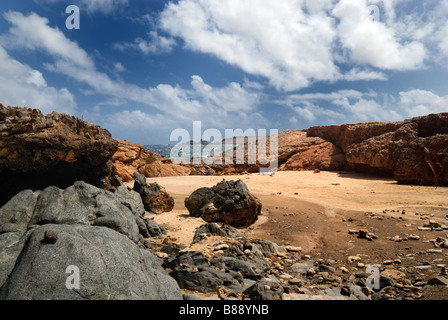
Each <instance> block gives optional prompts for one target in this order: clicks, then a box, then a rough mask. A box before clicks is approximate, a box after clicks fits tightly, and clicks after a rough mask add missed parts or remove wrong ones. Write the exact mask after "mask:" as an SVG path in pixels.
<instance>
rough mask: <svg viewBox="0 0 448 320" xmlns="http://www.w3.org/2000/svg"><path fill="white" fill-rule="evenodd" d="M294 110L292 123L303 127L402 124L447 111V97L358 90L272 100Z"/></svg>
mask: <svg viewBox="0 0 448 320" xmlns="http://www.w3.org/2000/svg"><path fill="white" fill-rule="evenodd" d="M274 103H276V104H279V105H286V106H288V107H289V108H290V109H291V110H293V111H294V115H293V116H294V119H295V122H297V123H301V124H302V125H303V126H305V127H306V126H309V125H317V124H325V123H326V124H342V123H357V122H373V121H385V122H387V121H401V120H403V119H408V118H412V117H417V116H423V115H427V114H430V113H440V112H446V111H447V105H448V96H440V95H437V94H435V93H434V92H431V91H428V90H409V91H401V92H399V93H397V94H380V93H377V92H361V91H357V90H340V91H335V92H331V93H311V94H291V95H288V96H286V97H285V98H284V99H279V100H276V101H274Z"/></svg>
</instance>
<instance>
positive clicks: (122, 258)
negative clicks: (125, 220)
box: [0, 224, 182, 300]
mask: <svg viewBox="0 0 448 320" xmlns="http://www.w3.org/2000/svg"><path fill="white" fill-rule="evenodd" d="M47 231H51V232H53V233H56V234H57V235H58V237H57V241H56V242H55V243H47V242H46V241H45V233H46V232H47ZM69 266H76V267H77V268H79V276H80V278H79V285H80V287H79V289H68V288H67V286H66V281H67V278H68V277H69V276H70V274H68V273H66V270H67V267H69ZM0 299H12V300H15V299H21V300H22V299H23V300H28V299H31V300H47V299H51V300H53V299H62V300H78V299H88V300H93V299H101V300H119V299H145V300H146V299H149V300H154V299H157V300H158V299H182V295H181V292H180V290H179V287H178V285H177V283H176V282H175V281H174V279H172V278H170V277H169V276H168V275H166V273H165V271H164V270H163V268H161V266H160V262H158V261H157V258H155V257H154V256H153V255H152V254H151V253H150V252H148V251H147V250H142V249H139V247H138V246H137V245H135V243H133V242H132V241H131V240H130V239H129V238H128V237H126V236H124V235H123V234H120V233H118V232H115V231H113V230H111V229H108V228H104V227H95V226H87V225H56V224H46V225H44V226H41V227H38V228H36V229H34V231H33V232H32V234H31V235H30V237H29V240H28V241H27V243H26V245H25V247H24V248H23V251H22V253H21V254H20V257H19V258H18V260H17V262H16V265H15V267H14V270H13V271H12V273H11V274H10V276H9V278H8V280H7V282H6V283H5V285H4V286H3V287H2V289H1V291H0Z"/></svg>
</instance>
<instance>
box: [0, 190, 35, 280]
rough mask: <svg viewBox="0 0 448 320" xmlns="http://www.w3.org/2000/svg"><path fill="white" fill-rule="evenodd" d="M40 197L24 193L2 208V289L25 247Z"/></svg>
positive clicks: (0, 264)
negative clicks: (27, 233) (35, 207)
mask: <svg viewBox="0 0 448 320" xmlns="http://www.w3.org/2000/svg"><path fill="white" fill-rule="evenodd" d="M38 195H39V192H32V191H31V190H25V191H22V192H20V193H19V194H17V195H16V196H15V197H13V198H12V199H11V200H10V201H9V202H8V203H7V204H6V205H4V206H3V207H2V208H0V288H1V287H2V286H3V284H4V283H5V282H6V280H7V278H8V275H9V274H10V273H11V271H12V270H13V269H14V266H15V263H16V260H17V258H18V256H19V254H20V252H21V251H22V248H23V246H24V245H25V242H26V239H27V237H26V236H25V234H26V232H27V229H28V224H29V221H30V219H31V217H32V215H33V211H34V206H35V205H36V201H37V197H38Z"/></svg>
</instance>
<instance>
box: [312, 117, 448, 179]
mask: <svg viewBox="0 0 448 320" xmlns="http://www.w3.org/2000/svg"><path fill="white" fill-rule="evenodd" d="M307 134H308V136H313V137H315V136H318V137H321V138H323V139H326V140H328V141H331V142H333V143H334V144H336V145H337V146H339V147H340V148H341V149H342V150H343V151H344V153H345V157H346V159H347V163H348V164H349V166H350V167H351V168H352V169H353V170H355V171H360V172H370V173H374V174H385V175H389V176H393V177H394V178H395V180H397V182H398V183H404V184H416V185H448V174H447V172H448V160H447V159H448V113H441V114H431V115H427V116H422V117H416V118H412V119H408V120H405V121H402V122H391V123H382V122H379V123H360V124H348V125H340V126H322V127H312V128H310V129H308V130H307Z"/></svg>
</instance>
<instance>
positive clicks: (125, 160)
mask: <svg viewBox="0 0 448 320" xmlns="http://www.w3.org/2000/svg"><path fill="white" fill-rule="evenodd" d="M117 142H118V151H117V152H116V153H115V155H114V167H115V170H116V173H117V175H118V176H119V177H120V178H121V179H122V180H123V181H124V182H128V181H131V180H133V179H134V173H135V172H137V173H141V174H143V175H145V176H146V177H148V178H149V177H169V176H187V175H189V174H190V171H191V169H190V168H188V167H186V166H181V165H176V164H173V163H171V161H170V160H169V159H164V158H163V157H162V156H161V155H159V154H157V153H155V152H151V151H149V150H146V149H145V148H144V147H143V145H141V144H139V143H131V142H128V141H120V140H117Z"/></svg>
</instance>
